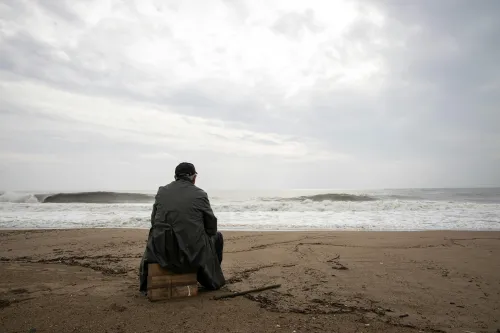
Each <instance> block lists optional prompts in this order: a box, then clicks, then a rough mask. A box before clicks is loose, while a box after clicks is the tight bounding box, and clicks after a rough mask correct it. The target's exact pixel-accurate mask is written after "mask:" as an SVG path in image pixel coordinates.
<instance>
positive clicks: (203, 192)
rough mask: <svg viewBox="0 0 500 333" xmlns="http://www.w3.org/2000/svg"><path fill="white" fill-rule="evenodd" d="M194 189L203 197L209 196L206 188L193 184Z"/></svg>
mask: <svg viewBox="0 0 500 333" xmlns="http://www.w3.org/2000/svg"><path fill="white" fill-rule="evenodd" d="M193 189H194V190H195V191H196V193H197V194H198V195H199V196H201V197H208V194H207V192H205V190H203V189H201V188H199V187H198V186H196V185H193Z"/></svg>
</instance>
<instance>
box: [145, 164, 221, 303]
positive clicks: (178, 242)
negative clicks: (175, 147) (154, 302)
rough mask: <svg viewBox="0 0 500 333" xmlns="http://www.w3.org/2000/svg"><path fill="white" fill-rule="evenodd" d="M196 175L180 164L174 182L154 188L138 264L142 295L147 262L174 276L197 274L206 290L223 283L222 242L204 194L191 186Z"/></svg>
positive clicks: (186, 166) (215, 219)
mask: <svg viewBox="0 0 500 333" xmlns="http://www.w3.org/2000/svg"><path fill="white" fill-rule="evenodd" d="M197 175H198V173H197V172H196V169H195V167H194V165H193V164H191V163H187V162H183V163H181V164H179V165H178V166H177V167H176V168H175V177H174V179H175V180H174V181H173V182H171V183H170V184H168V185H166V186H161V187H160V188H159V189H158V193H157V194H156V197H155V202H154V205H153V212H152V214H151V229H150V231H149V236H148V242H147V245H146V249H145V251H144V255H143V258H142V260H141V265H140V287H139V290H140V291H141V292H142V293H147V276H148V272H147V265H148V263H158V264H159V265H160V266H161V267H162V268H165V269H167V270H169V271H171V272H173V273H178V274H184V273H191V272H197V279H198V282H199V283H200V284H201V285H202V286H203V287H205V288H206V289H210V290H217V289H219V288H220V287H222V286H223V285H224V284H225V278H224V274H223V273H222V268H221V263H222V251H223V246H224V240H223V237H222V234H221V233H220V232H218V231H217V218H216V217H215V215H214V213H213V211H212V208H211V206H210V202H209V200H208V196H207V193H206V192H205V191H203V190H202V189H200V188H198V187H197V186H195V182H196V177H197Z"/></svg>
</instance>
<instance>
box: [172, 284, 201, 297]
mask: <svg viewBox="0 0 500 333" xmlns="http://www.w3.org/2000/svg"><path fill="white" fill-rule="evenodd" d="M196 295H198V284H191V285H187V286H172V293H171V297H172V298H178V297H192V296H196Z"/></svg>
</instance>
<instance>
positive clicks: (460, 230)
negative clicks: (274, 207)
mask: <svg viewBox="0 0 500 333" xmlns="http://www.w3.org/2000/svg"><path fill="white" fill-rule="evenodd" d="M149 229H150V228H149V227H148V228H136V227H112V228H110V227H88V228H81V227H76V228H1V227H0V233H1V232H2V231H39V230H41V231H51V230H53V231H56V230H141V231H142V230H149ZM219 231H220V232H229V233H239V232H244V233H260V232H265V233H267V232H300V233H306V232H328V233H331V232H333V233H336V232H373V233H384V232H387V233H398V232H401V233H407V232H410V233H411V232H415V233H421V232H500V229H414V230H408V229H392V230H382V229H224V228H219Z"/></svg>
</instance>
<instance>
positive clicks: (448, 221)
mask: <svg viewBox="0 0 500 333" xmlns="http://www.w3.org/2000/svg"><path fill="white" fill-rule="evenodd" d="M212 206H213V209H214V211H215V213H216V215H217V217H218V218H219V228H220V229H222V230H311V229H332V230H500V203H478V202H468V201H446V200H441V201H433V200H399V199H391V200H374V201H361V202H351V201H329V200H324V201H313V200H309V199H304V200H289V199H282V198H281V199H274V200H271V199H259V198H254V199H244V200H231V199H224V198H214V199H213V200H212ZM151 208H152V205H151V204H149V203H148V204H144V203H126V204H125V203H121V204H86V203H64V204H62V203H38V202H36V203H15V202H7V203H6V202H4V203H0V228H89V227H94V228H149V226H150V214H151Z"/></svg>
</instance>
